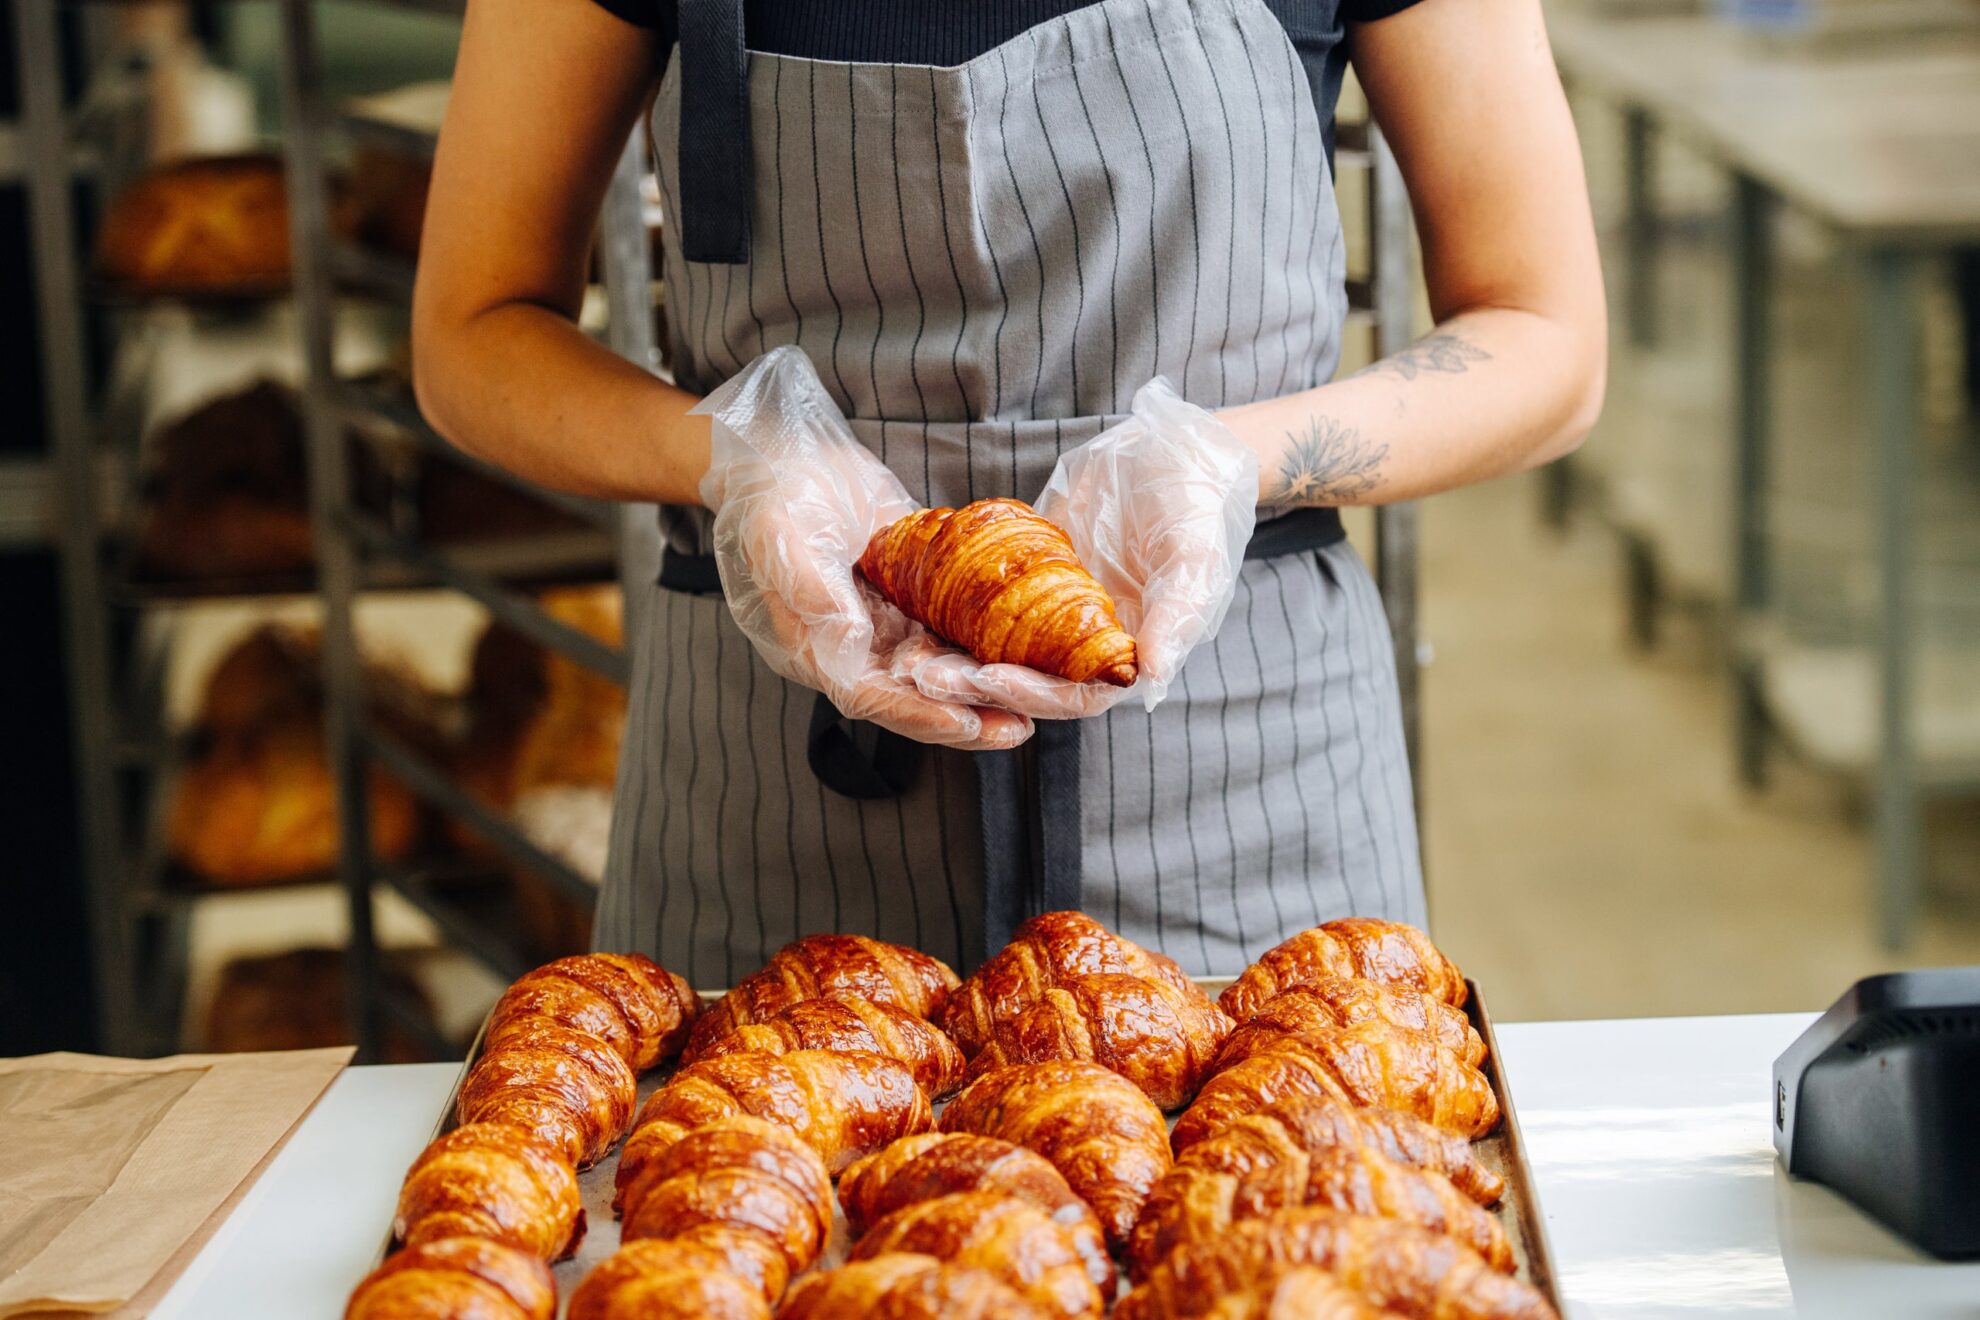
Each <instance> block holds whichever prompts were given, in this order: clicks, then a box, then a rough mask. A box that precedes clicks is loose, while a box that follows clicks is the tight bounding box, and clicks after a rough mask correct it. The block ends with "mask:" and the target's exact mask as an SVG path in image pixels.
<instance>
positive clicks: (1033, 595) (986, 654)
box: [859, 499, 1137, 687]
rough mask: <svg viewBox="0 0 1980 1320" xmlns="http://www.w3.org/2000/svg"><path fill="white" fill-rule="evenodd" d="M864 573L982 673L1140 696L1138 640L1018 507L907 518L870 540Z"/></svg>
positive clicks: (998, 504)
mask: <svg viewBox="0 0 1980 1320" xmlns="http://www.w3.org/2000/svg"><path fill="white" fill-rule="evenodd" d="M859 570H860V572H862V573H864V574H866V578H867V581H869V582H871V583H872V584H873V585H874V586H876V587H878V588H880V594H881V595H883V596H885V597H886V598H887V599H888V600H890V601H892V602H893V603H894V604H895V605H896V606H898V607H899V608H900V611H901V613H903V614H905V615H907V616H908V617H909V618H910V619H913V620H914V621H915V622H916V623H919V624H922V625H923V626H925V627H927V628H929V629H930V630H932V631H934V632H935V633H937V634H939V635H940V636H942V637H943V638H945V639H947V640H948V641H951V642H954V643H955V644H956V645H958V646H960V647H962V648H963V649H964V650H966V651H968V652H969V653H970V654H971V655H973V656H975V657H976V658H977V659H978V660H981V661H983V662H984V663H985V664H1014V665H1026V666H1029V667H1030V668H1032V669H1036V670H1038V671H1040V672H1041V673H1046V674H1055V675H1057V676H1058V677H1060V678H1063V679H1068V680H1070V681H1071V682H1074V683H1084V682H1086V681H1087V680H1088V679H1095V678H1097V679H1099V680H1100V681H1101V682H1103V683H1110V684H1112V685H1113V686H1115V687H1132V686H1134V679H1135V674H1136V672H1137V670H1136V664H1135V653H1134V638H1133V637H1132V636H1130V635H1129V634H1128V632H1127V630H1126V629H1124V628H1122V627H1121V621H1120V619H1119V618H1118V617H1117V616H1116V615H1115V613H1114V601H1113V598H1112V597H1111V596H1109V595H1108V594H1107V592H1106V590H1105V588H1103V587H1102V586H1101V585H1100V584H1099V583H1098V582H1096V581H1094V579H1093V575H1092V574H1091V573H1089V572H1087V571H1086V566H1085V565H1084V564H1081V563H1080V562H1079V555H1078V554H1077V553H1076V552H1075V551H1074V550H1073V544H1072V541H1071V540H1070V539H1068V538H1067V536H1066V534H1065V533H1064V532H1063V531H1061V530H1059V528H1058V527H1057V526H1056V525H1055V524H1053V523H1052V522H1050V521H1049V520H1047V519H1045V518H1042V517H1040V516H1039V515H1038V514H1037V513H1036V512H1035V511H1034V510H1033V509H1032V508H1031V506H1030V505H1028V504H1026V503H1024V502H1023V501H1022V500H1010V499H994V500H977V501H976V502H975V503H973V504H965V505H964V506H963V507H962V508H960V509H922V510H919V511H917V512H915V513H911V514H909V515H908V516H907V517H905V518H902V519H900V520H899V521H897V522H894V523H892V524H890V525H888V526H886V527H883V528H881V529H880V531H879V532H878V533H876V534H875V535H874V537H873V539H872V540H871V541H870V542H868V543H867V546H866V553H865V554H863V555H861V556H860V557H859Z"/></svg>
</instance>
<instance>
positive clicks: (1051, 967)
mask: <svg viewBox="0 0 1980 1320" xmlns="http://www.w3.org/2000/svg"><path fill="white" fill-rule="evenodd" d="M1120 974H1125V975H1129V976H1140V977H1145V978H1147V979H1149V980H1151V981H1161V982H1163V983H1165V984H1167V985H1168V986H1170V987H1171V988H1173V989H1174V990H1175V991H1176V992H1177V993H1178V994H1180V995H1182V996H1183V997H1184V998H1186V999H1189V1000H1191V1001H1192V1002H1199V1003H1200V1004H1201V1005H1202V1008H1203V1009H1204V1010H1211V1009H1214V1007H1215V1006H1214V1005H1213V1004H1211V1003H1210V999H1209V996H1207V995H1205V994H1204V993H1203V991H1202V989H1201V988H1199V987H1198V986H1197V984H1196V983H1195V982H1194V981H1191V980H1190V979H1189V978H1188V977H1187V976H1185V975H1183V970H1182V968H1180V967H1178V966H1176V964H1175V963H1174V962H1173V961H1172V960H1171V959H1169V958H1166V957H1164V956H1163V955H1161V954H1159V953H1154V952H1151V951H1149V950H1147V949H1144V948H1142V947H1141V946H1140V945H1139V944H1136V943H1135V942H1134V941H1133V940H1130V939H1126V938H1124V937H1123V936H1120V935H1116V934H1114V932H1112V931H1110V930H1108V929H1107V928H1106V927H1105V926H1102V925H1101V924H1100V923H1099V922H1097V921H1095V920H1094V919H1093V918H1091V917H1089V916H1087V915H1086V914H1085V913H1084V912H1044V913H1040V914H1039V915H1038V916H1035V917H1032V918H1031V919H1029V920H1028V921H1026V922H1025V923H1024V924H1023V925H1021V926H1019V927H1018V928H1017V930H1016V931H1014V932H1013V933H1012V935H1011V942H1010V943H1009V944H1007V945H1005V946H1004V947H1003V948H1002V949H1001V950H1000V951H998V953H997V954H996V955H995V956H994V957H992V958H991V959H990V960H989V961H988V962H986V963H984V964H983V966H981V967H979V968H977V969H976V971H975V972H974V973H973V974H972V975H971V976H970V978H969V979H968V980H967V981H964V982H963V983H962V985H961V986H960V987H959V988H958V989H957V990H956V992H955V993H954V994H952V995H950V996H949V1002H948V1004H947V1005H946V1006H945V1007H944V1008H943V1009H942V1012H941V1014H940V1016H939V1017H937V1018H936V1021H937V1022H939V1023H940V1024H941V1026H942V1030H944V1031H946V1032H948V1033H949V1038H950V1039H951V1040H953V1041H955V1043H956V1044H958V1045H960V1046H961V1047H962V1052H963V1053H964V1054H966V1055H968V1056H969V1057H971V1058H975V1057H976V1054H977V1051H979V1050H981V1049H982V1048H983V1047H984V1046H986V1045H988V1044H989V1043H990V1041H991V1039H992V1038H993V1037H994V1036H995V1035H996V1034H997V1024H998V1023H1000V1022H1003V1021H1005V1020H1006V1019H1009V1018H1012V1017H1015V1016H1016V1015H1017V1014H1018V1013H1019V1012H1020V1011H1021V1010H1023V1009H1025V1008H1028V1007H1030V1006H1031V1005H1032V1004H1034V1003H1036V1002H1038V1000H1040V999H1041V998H1043V997H1044V995H1045V992H1046V991H1047V990H1050V989H1052V988H1053V987H1054V986H1060V985H1065V984H1067V983H1068V982H1071V981H1075V980H1078V979H1079V978H1081V977H1087V976H1108V975H1120Z"/></svg>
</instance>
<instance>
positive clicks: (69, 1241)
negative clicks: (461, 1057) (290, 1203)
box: [0, 1046, 352, 1317]
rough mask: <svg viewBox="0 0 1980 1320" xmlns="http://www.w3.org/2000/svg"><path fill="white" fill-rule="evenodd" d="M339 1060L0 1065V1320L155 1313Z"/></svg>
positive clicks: (329, 1053)
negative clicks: (138, 1307) (152, 1306)
mask: <svg viewBox="0 0 1980 1320" xmlns="http://www.w3.org/2000/svg"><path fill="white" fill-rule="evenodd" d="M351 1054H352V1050H351V1049H350V1047H348V1046H339V1047H336V1048H333V1049H322V1050H295V1051H290V1052H285V1053H279V1054H182V1055H178V1056H176V1057H174V1058H169V1059H107V1058H99V1057H96V1056H93V1055H87V1054H41V1055H36V1056H34V1057H32V1058H26V1059H0V1317H7V1316H19V1315H24V1314H27V1313H31V1312H32V1313H41V1312H64V1311H67V1312H76V1311H88V1312H104V1311H113V1310H116V1309H118V1308H120V1307H123V1306H124V1305H125V1304H126V1303H128V1302H130V1301H132V1299H134V1298H137V1297H138V1296H139V1295H140V1294H141V1293H142V1294H144V1295H146V1296H149V1297H151V1298H153V1299H154V1300H155V1299H156V1297H158V1296H159V1295H161V1294H162V1293H163V1291H164V1287H165V1285H168V1284H169V1283H170V1282H171V1279H172V1278H174V1277H177V1274H178V1272H179V1271H180V1270H181V1269H183V1268H184V1267H185V1265H186V1264H187V1263H188V1262H189V1261H190V1260H191V1259H192V1257H193V1255H194V1254H195V1253H196V1249H197V1244H199V1243H203V1242H204V1241H205V1240H206V1239H207V1238H208V1237H210V1236H211V1235H212V1233H213V1231H214V1230H215V1229H216V1228H218V1227H219V1223H220V1220H221V1219H222V1218H223V1217H224V1211H225V1210H226V1209H227V1208H230V1207H231V1206H232V1204H233V1203H234V1202H235V1201H237V1200H238V1199H239V1196H240V1195H241V1194H242V1193H244V1192H245V1191H246V1189H247V1186H248V1185H249V1183H250V1182H251V1180H252V1178H253V1177H254V1176H256V1175H258V1174H259V1172H260V1170H261V1169H262V1168H264V1167H266V1165H267V1163H268V1161H269V1159H270V1158H271V1157H272V1156H273V1154H274V1152H275V1151H276V1150H278V1149H280V1147H281V1145H282V1143H283V1142H284V1141H286V1140H287V1139H288V1136H289V1133H290V1132H292V1131H294V1129H295V1127H296V1125H297V1124H298V1123H300V1122H301V1121H302V1119H303V1116H304V1115H306V1114H307V1113H308V1112H309V1110H310V1108H311V1107H312V1106H313V1105H315V1103H316V1101H317V1099H318V1097H320V1096H321V1095H322V1094H323V1092H324V1090H325V1088H327V1087H328V1086H329V1085H330V1083H331V1082H332V1081H334V1080H335V1079H336V1076H337V1074H338V1073H339V1072H340V1071H342V1070H343V1067H344V1065H345V1064H346V1063H348V1062H349V1061H350V1058H351ZM188 1248H191V1249H188ZM168 1266H169V1273H168V1272H167V1268H168Z"/></svg>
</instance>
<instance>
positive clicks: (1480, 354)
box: [1356, 330, 1492, 380]
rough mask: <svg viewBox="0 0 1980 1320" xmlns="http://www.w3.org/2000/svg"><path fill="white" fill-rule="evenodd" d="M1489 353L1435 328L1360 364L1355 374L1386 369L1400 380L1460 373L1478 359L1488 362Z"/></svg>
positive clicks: (1384, 371)
mask: <svg viewBox="0 0 1980 1320" xmlns="http://www.w3.org/2000/svg"><path fill="white" fill-rule="evenodd" d="M1491 360H1492V355H1491V354H1490V353H1488V352H1486V351H1485V350H1484V349H1482V348H1480V347H1479V346H1478V345H1476V344H1474V343H1472V342H1471V341H1470V340H1468V339H1462V338H1459V337H1458V336H1457V335H1454V334H1452V333H1450V332H1449V331H1448V330H1439V331H1437V332H1436V333H1434V334H1429V335H1425V336H1424V337H1423V338H1421V339H1419V340H1417V341H1416V342H1415V343H1413V344H1411V345H1410V346H1409V347H1408V348H1405V349H1403V350H1402V351H1401V352H1400V353H1394V354H1391V355H1390V356H1388V357H1385V358H1383V359H1382V360H1381V361H1380V362H1376V363H1372V364H1371V365H1369V366H1367V367H1364V368H1362V370H1361V371H1359V372H1357V373H1356V374H1357V375H1362V376H1373V375H1379V374H1382V373H1387V374H1390V375H1393V376H1396V377H1399V378H1400V379H1402V380H1415V379H1416V378H1417V377H1418V376H1461V375H1463V374H1464V373H1465V372H1467V371H1469V370H1471V368H1472V366H1473V365H1474V364H1476V363H1479V362H1490V361H1491Z"/></svg>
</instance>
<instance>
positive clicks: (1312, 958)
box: [1218, 917, 1467, 1022]
mask: <svg viewBox="0 0 1980 1320" xmlns="http://www.w3.org/2000/svg"><path fill="white" fill-rule="evenodd" d="M1333 977H1358V978H1360V979H1362V980H1364V981H1379V982H1381V983H1382V984H1384V985H1394V986H1401V987H1402V988H1404V989H1406V990H1421V991H1422V992H1423V993H1424V994H1427V995H1429V996H1431V997H1432V998H1435V999H1441V1000H1443V1001H1444V1002H1445V1003H1446V1004H1449V1005H1451V1006H1452V1007H1453V1008H1462V1007H1464V1001H1465V996H1466V994H1467V987H1466V986H1465V983H1464V974H1463V973H1462V972H1460V971H1458V969H1457V964H1455V963H1453V962H1452V961H1451V960H1450V959H1448V958H1446V957H1445V956H1444V955H1443V954H1442V953H1441V952H1440V951H1439V950H1438V948H1437V946H1436V945H1434V944H1432V943H1431V942H1430V937H1429V936H1428V935H1425V934H1424V933H1423V932H1422V931H1420V930H1418V929H1417V928H1416V927H1414V926H1406V925H1404V924H1403V923H1401V922H1399V921H1378V920H1376V919H1375V918H1373V917H1344V918H1342V919H1341V920H1339V921H1330V922H1328V923H1326V924H1325V925H1324V926H1315V927H1313V928H1312V929H1311V930H1303V931H1301V932H1300V933H1299V934H1297V935H1294V936H1293V937H1292V938H1290V939H1288V940H1286V941H1285V942H1284V943H1282V944H1280V945H1279V946H1278V947H1277V948H1274V949H1272V950H1271V951H1270V952H1268V953H1267V954H1266V955H1265V956H1264V957H1262V958H1260V959H1259V960H1258V961H1257V962H1255V963H1253V964H1252V965H1251V966H1250V967H1247V968H1246V969H1245V971H1244V975H1242V976H1240V977H1238V979H1237V980H1235V981H1233V982H1231V984H1230V986H1229V987H1228V988H1227V989H1226V990H1225V991H1224V993H1223V996H1222V998H1221V999H1220V1000H1219V1001H1218V1002H1220V1003H1221V1004H1222V1005H1223V1006H1224V1011H1225V1012H1226V1013H1229V1014H1230V1015H1231V1016H1232V1017H1234V1018H1236V1019H1237V1020H1238V1021H1239V1022H1242V1021H1244V1020H1245V1019H1246V1018H1248V1017H1250V1016H1251V1015H1252V1014H1253V1013H1256V1012H1257V1011H1258V1010H1259V1009H1260V1008H1262V1007H1264V1005H1265V1001H1266V1000H1268V999H1270V998H1271V997H1272V996H1273V995H1276V994H1278V993H1279V992H1280V991H1281V990H1288V989H1291V988H1292V987H1293V986H1296V985H1311V984H1312V983H1313V982H1315V981H1324V980H1328V979H1330V978H1333Z"/></svg>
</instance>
